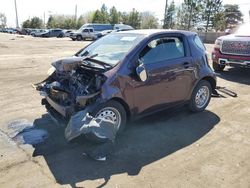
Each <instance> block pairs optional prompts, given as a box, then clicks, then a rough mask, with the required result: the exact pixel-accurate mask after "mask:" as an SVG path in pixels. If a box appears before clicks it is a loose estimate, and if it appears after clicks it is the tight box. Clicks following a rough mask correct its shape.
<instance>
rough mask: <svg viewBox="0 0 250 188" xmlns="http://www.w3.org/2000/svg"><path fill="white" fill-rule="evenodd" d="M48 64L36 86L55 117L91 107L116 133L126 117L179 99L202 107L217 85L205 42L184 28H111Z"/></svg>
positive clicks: (192, 106)
mask: <svg viewBox="0 0 250 188" xmlns="http://www.w3.org/2000/svg"><path fill="white" fill-rule="evenodd" d="M52 65H53V67H52V68H51V69H50V70H49V74H50V76H49V77H48V78H47V79H46V80H44V81H43V82H41V83H39V84H36V88H37V90H39V91H40V92H41V95H42V96H44V98H43V99H42V104H43V105H45V106H46V108H47V110H48V111H49V112H50V114H51V115H52V116H53V117H54V119H57V120H58V121H60V122H66V123H67V122H68V121H69V120H70V119H71V118H72V117H74V115H76V114H79V112H81V111H84V112H89V114H90V115H92V116H93V117H97V118H104V119H107V120H110V121H112V122H114V124H115V126H116V128H117V131H118V132H121V131H122V130H123V128H124V127H125V124H126V121H127V119H128V118H130V119H134V118H136V117H141V116H144V115H148V114H150V113H152V112H156V111H159V110H163V109H166V108H169V107H172V106H175V105H177V104H185V103H188V104H189V107H190V109H191V110H192V111H194V112H200V111H203V110H204V109H205V108H206V107H207V105H208V104H209V101H210V98H211V93H212V92H213V91H214V90H215V87H216V78H215V74H214V72H213V71H212V70H211V68H210V67H209V65H208V60H207V56H206V51H205V47H204V45H203V43H202V42H201V40H200V39H199V37H198V36H197V34H196V33H192V32H186V31H168V30H133V31H124V32H117V33H111V34H109V35H107V36H105V37H103V38H101V39H99V40H97V41H95V42H93V43H91V44H90V45H89V46H87V47H85V48H84V49H82V50H80V51H79V52H77V53H76V54H75V55H74V56H73V57H70V58H65V59H61V60H58V61H56V62H54V63H52ZM82 118H84V117H82ZM78 123H81V122H75V124H78ZM70 126H74V125H72V124H71V125H70Z"/></svg>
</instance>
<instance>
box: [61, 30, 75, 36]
mask: <svg viewBox="0 0 250 188" xmlns="http://www.w3.org/2000/svg"><path fill="white" fill-rule="evenodd" d="M72 32H73V31H72V30H63V37H69V36H70V34H71V33H72Z"/></svg>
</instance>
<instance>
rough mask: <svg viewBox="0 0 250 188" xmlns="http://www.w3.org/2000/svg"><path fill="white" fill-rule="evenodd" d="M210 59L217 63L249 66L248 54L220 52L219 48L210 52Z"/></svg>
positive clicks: (249, 58)
mask: <svg viewBox="0 0 250 188" xmlns="http://www.w3.org/2000/svg"><path fill="white" fill-rule="evenodd" d="M212 60H213V62H215V63H217V64H219V65H224V66H225V65H229V66H232V67H237V66H238V67H245V68H250V57H249V56H238V55H227V54H222V53H221V52H220V50H219V49H214V51H213V52H212Z"/></svg>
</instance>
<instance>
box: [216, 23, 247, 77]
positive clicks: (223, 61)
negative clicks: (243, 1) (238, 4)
mask: <svg viewBox="0 0 250 188" xmlns="http://www.w3.org/2000/svg"><path fill="white" fill-rule="evenodd" d="M212 60H213V68H214V70H215V71H217V72H219V71H223V70H224V68H225V67H226V66H233V67H244V68H250V23H247V24H243V25H242V26H240V27H239V29H238V30H237V31H236V32H235V33H234V34H231V35H226V36H222V37H219V38H218V39H217V40H216V41H215V46H214V50H213V52H212Z"/></svg>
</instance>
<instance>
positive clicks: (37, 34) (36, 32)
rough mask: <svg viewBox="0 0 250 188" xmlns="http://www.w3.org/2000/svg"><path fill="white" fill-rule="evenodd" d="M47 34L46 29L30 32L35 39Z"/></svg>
mask: <svg viewBox="0 0 250 188" xmlns="http://www.w3.org/2000/svg"><path fill="white" fill-rule="evenodd" d="M45 32H47V30H46V29H33V30H32V31H31V32H30V35H31V36H33V37H37V36H39V34H40V33H45Z"/></svg>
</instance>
